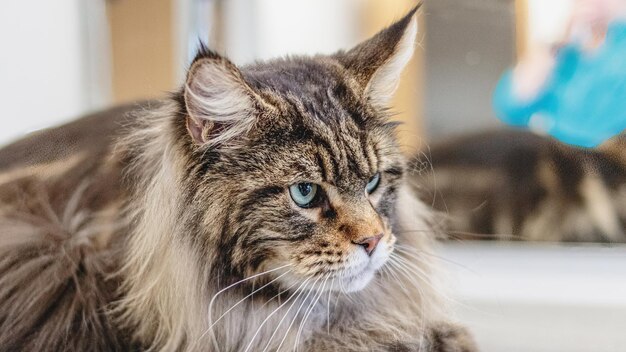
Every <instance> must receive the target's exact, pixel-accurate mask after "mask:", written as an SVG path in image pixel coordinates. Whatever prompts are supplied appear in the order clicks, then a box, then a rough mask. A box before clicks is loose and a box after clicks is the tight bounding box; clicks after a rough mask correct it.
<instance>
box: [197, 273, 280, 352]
mask: <svg viewBox="0 0 626 352" xmlns="http://www.w3.org/2000/svg"><path fill="white" fill-rule="evenodd" d="M289 266H291V264H285V265H283V266H280V267H278V268H274V269H271V270H267V271H264V272H262V273H258V274H254V275H252V276H249V277H247V278H245V279H241V280H239V281H237V282H235V283H233V284H230V285H228V286H226V287H225V288H223V289H221V290H219V291H217V293H216V294H214V295H213V297H212V298H211V301H210V302H209V312H208V316H209V326H213V317H212V316H211V313H212V311H213V304H214V303H215V299H217V297H218V296H219V295H221V294H222V293H224V292H225V291H228V290H230V289H231V288H233V287H235V286H237V285H239V284H241V283H244V282H246V281H249V280H252V279H254V278H257V277H259V276H261V275H265V274H269V273H272V272H274V271H278V270H281V269H284V268H286V267H289ZM208 331H209V332H211V341H212V342H213V348H215V350H216V351H219V346H218V343H217V337H216V336H215V333H214V332H213V329H209V330H208ZM198 341H200V339H198ZM198 341H196V343H197V342H198Z"/></svg>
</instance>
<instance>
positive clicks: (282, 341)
mask: <svg viewBox="0 0 626 352" xmlns="http://www.w3.org/2000/svg"><path fill="white" fill-rule="evenodd" d="M320 279H321V277H319V278H317V279H316V280H315V282H313V284H312V285H311V288H312V287H313V286H314V285H315V284H316V283H317V282H318V281H319V280H320ZM311 293H313V290H309V291H308V292H307V295H306V296H305V297H304V299H303V300H302V303H300V306H299V307H298V310H297V311H296V313H295V314H294V316H293V319H291V323H289V326H288V327H287V331H285V335H284V336H283V338H282V339H281V340H280V344H279V345H278V348H276V352H278V351H280V348H281V347H282V346H283V344H284V343H285V340H286V339H287V336H289V331H290V330H291V327H292V326H293V324H294V323H295V321H296V320H297V319H298V314H300V311H301V310H302V307H304V303H306V300H307V299H308V298H309V296H310V295H311ZM296 301H297V300H296Z"/></svg>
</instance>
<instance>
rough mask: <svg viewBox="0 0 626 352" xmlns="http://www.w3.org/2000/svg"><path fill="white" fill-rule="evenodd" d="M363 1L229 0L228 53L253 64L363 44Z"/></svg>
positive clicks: (227, 13)
mask: <svg viewBox="0 0 626 352" xmlns="http://www.w3.org/2000/svg"><path fill="white" fill-rule="evenodd" d="M358 5H359V1H358V0H342V1H337V0H298V1H293V0H228V1H225V2H224V6H225V13H226V17H227V18H226V20H225V21H224V24H225V25H226V28H225V39H226V40H225V41H226V43H228V45H227V47H226V48H225V51H226V54H227V55H228V56H229V58H231V59H232V60H233V61H234V62H235V63H238V64H241V63H248V62H251V61H253V60H257V59H268V58H272V57H277V56H282V55H286V54H315V53H332V52H334V51H336V50H338V49H341V48H347V47H350V46H352V45H355V44H357V42H358V41H359V40H362V39H365V38H359V27H360V26H359V23H357V22H356V21H358V18H359V16H356V15H355V13H354V12H355V11H356V10H357V9H358V8H359V6H358Z"/></svg>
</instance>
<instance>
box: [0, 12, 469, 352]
mask: <svg viewBox="0 0 626 352" xmlns="http://www.w3.org/2000/svg"><path fill="white" fill-rule="evenodd" d="M414 14H415V10H413V11H411V13H410V14H408V15H407V16H406V17H405V18H403V19H401V20H400V21H399V22H397V23H396V24H394V25H392V26H391V27H389V28H387V29H386V30H384V31H382V32H381V33H379V34H378V35H376V36H375V37H373V38H372V39H370V40H369V41H366V42H364V43H362V44H360V45H359V46H357V47H355V48H354V49H352V50H349V51H345V52H340V53H337V54H335V55H330V56H316V57H313V58H308V57H294V58H287V59H278V60H273V61H269V62H265V63H257V64H254V65H251V66H246V67H243V68H238V67H235V66H234V65H233V64H232V63H230V62H229V61H228V60H227V59H225V58H223V57H221V56H219V55H218V54H216V53H214V52H211V51H209V50H206V49H203V50H202V51H201V52H200V53H199V54H198V57H197V58H196V60H194V63H193V64H192V66H191V68H190V70H189V73H188V79H187V82H186V84H185V86H184V87H183V89H181V91H180V92H179V93H177V94H174V95H173V96H172V97H170V98H168V99H164V100H162V101H156V102H147V103H142V104H136V105H133V106H126V107H121V108H117V109H113V110H109V111H105V112H102V113H99V114H95V115H91V116H88V117H85V118H83V119H80V120H78V121H76V122H73V123H70V124H68V125H65V126H62V127H59V128H55V129H51V130H47V131H43V132H40V133H37V134H34V135H32V136H30V137H28V138H26V139H24V140H21V141H18V142H16V143H14V144H12V145H10V146H7V147H5V148H4V149H2V150H0V350H2V351H41V350H48V351H130V350H151V351H276V350H279V349H282V350H292V349H294V348H297V349H298V350H299V351H418V350H419V351H474V350H475V347H474V345H473V343H472V340H471V338H470V336H469V335H468V334H467V333H466V332H465V331H464V330H463V329H462V328H460V327H458V326H456V325H454V324H451V323H449V322H447V319H446V315H445V311H444V310H443V308H442V302H441V301H440V297H439V295H438V292H437V290H436V289H435V288H434V287H436V282H435V280H434V278H433V270H434V269H433V264H434V263H433V257H432V255H431V254H430V251H431V240H432V237H433V236H432V235H433V234H434V232H435V230H436V229H435V228H434V227H433V224H432V221H431V213H430V212H429V210H428V209H427V207H426V206H425V205H424V204H423V203H420V202H419V201H417V200H416V199H415V198H414V197H412V196H411V194H410V191H409V190H408V189H407V188H406V187H405V186H404V170H405V163H404V160H403V157H402V155H401V154H400V152H399V150H398V146H397V141H396V138H395V134H394V124H393V123H391V122H389V121H388V118H387V117H386V112H385V108H384V106H385V104H386V103H387V100H386V99H387V98H388V96H390V94H391V93H392V91H393V89H394V87H395V84H396V82H397V80H398V78H399V75H400V72H401V70H402V67H403V66H404V64H405V63H406V61H407V60H408V58H409V57H410V54H411V51H412V47H413V41H414V39H415V32H416V25H415V20H414ZM377 172H380V174H381V183H380V185H379V186H378V188H377V189H376V190H375V191H374V192H372V193H371V194H370V195H368V194H367V193H366V192H365V185H366V184H367V182H368V180H369V179H370V178H371V176H372V175H374V174H375V173H377ZM304 181H309V182H314V183H317V184H320V185H321V187H322V190H323V196H324V197H323V198H320V199H322V200H321V201H320V203H319V205H318V206H316V207H314V208H309V209H303V208H299V207H298V206H296V205H295V203H294V202H293V201H292V200H291V198H290V196H289V191H288V187H289V185H291V184H294V183H298V182H304ZM379 233H380V234H381V235H382V238H381V239H380V242H379V244H378V247H376V249H375V250H374V251H373V252H372V254H371V256H368V255H367V254H366V251H365V250H364V249H363V248H362V246H361V245H357V244H356V243H359V242H360V241H362V239H363V237H364V236H366V237H367V236H373V235H377V234H379ZM381 267H382V268H381ZM252 293H254V294H252Z"/></svg>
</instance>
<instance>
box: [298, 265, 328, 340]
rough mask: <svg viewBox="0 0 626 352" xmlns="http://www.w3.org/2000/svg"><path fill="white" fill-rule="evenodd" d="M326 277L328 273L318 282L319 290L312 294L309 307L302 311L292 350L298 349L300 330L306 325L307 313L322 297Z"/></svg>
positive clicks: (309, 312) (308, 313)
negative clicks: (302, 314)
mask: <svg viewBox="0 0 626 352" xmlns="http://www.w3.org/2000/svg"><path fill="white" fill-rule="evenodd" d="M328 278H330V274H328V275H326V278H325V279H324V281H323V283H320V286H321V287H320V288H319V289H318V290H319V292H318V293H317V294H316V295H315V296H313V300H312V301H311V303H309V307H308V308H307V310H306V311H305V313H304V318H303V319H302V322H301V323H300V328H299V329H298V333H297V334H296V342H295V343H294V351H296V352H297V351H298V343H299V342H300V335H301V334H302V330H303V329H304V326H305V325H306V322H307V319H308V318H309V315H311V312H313V309H315V306H316V305H317V302H318V301H319V299H320V298H321V297H322V294H323V293H324V288H325V287H326V282H327V281H328Z"/></svg>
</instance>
